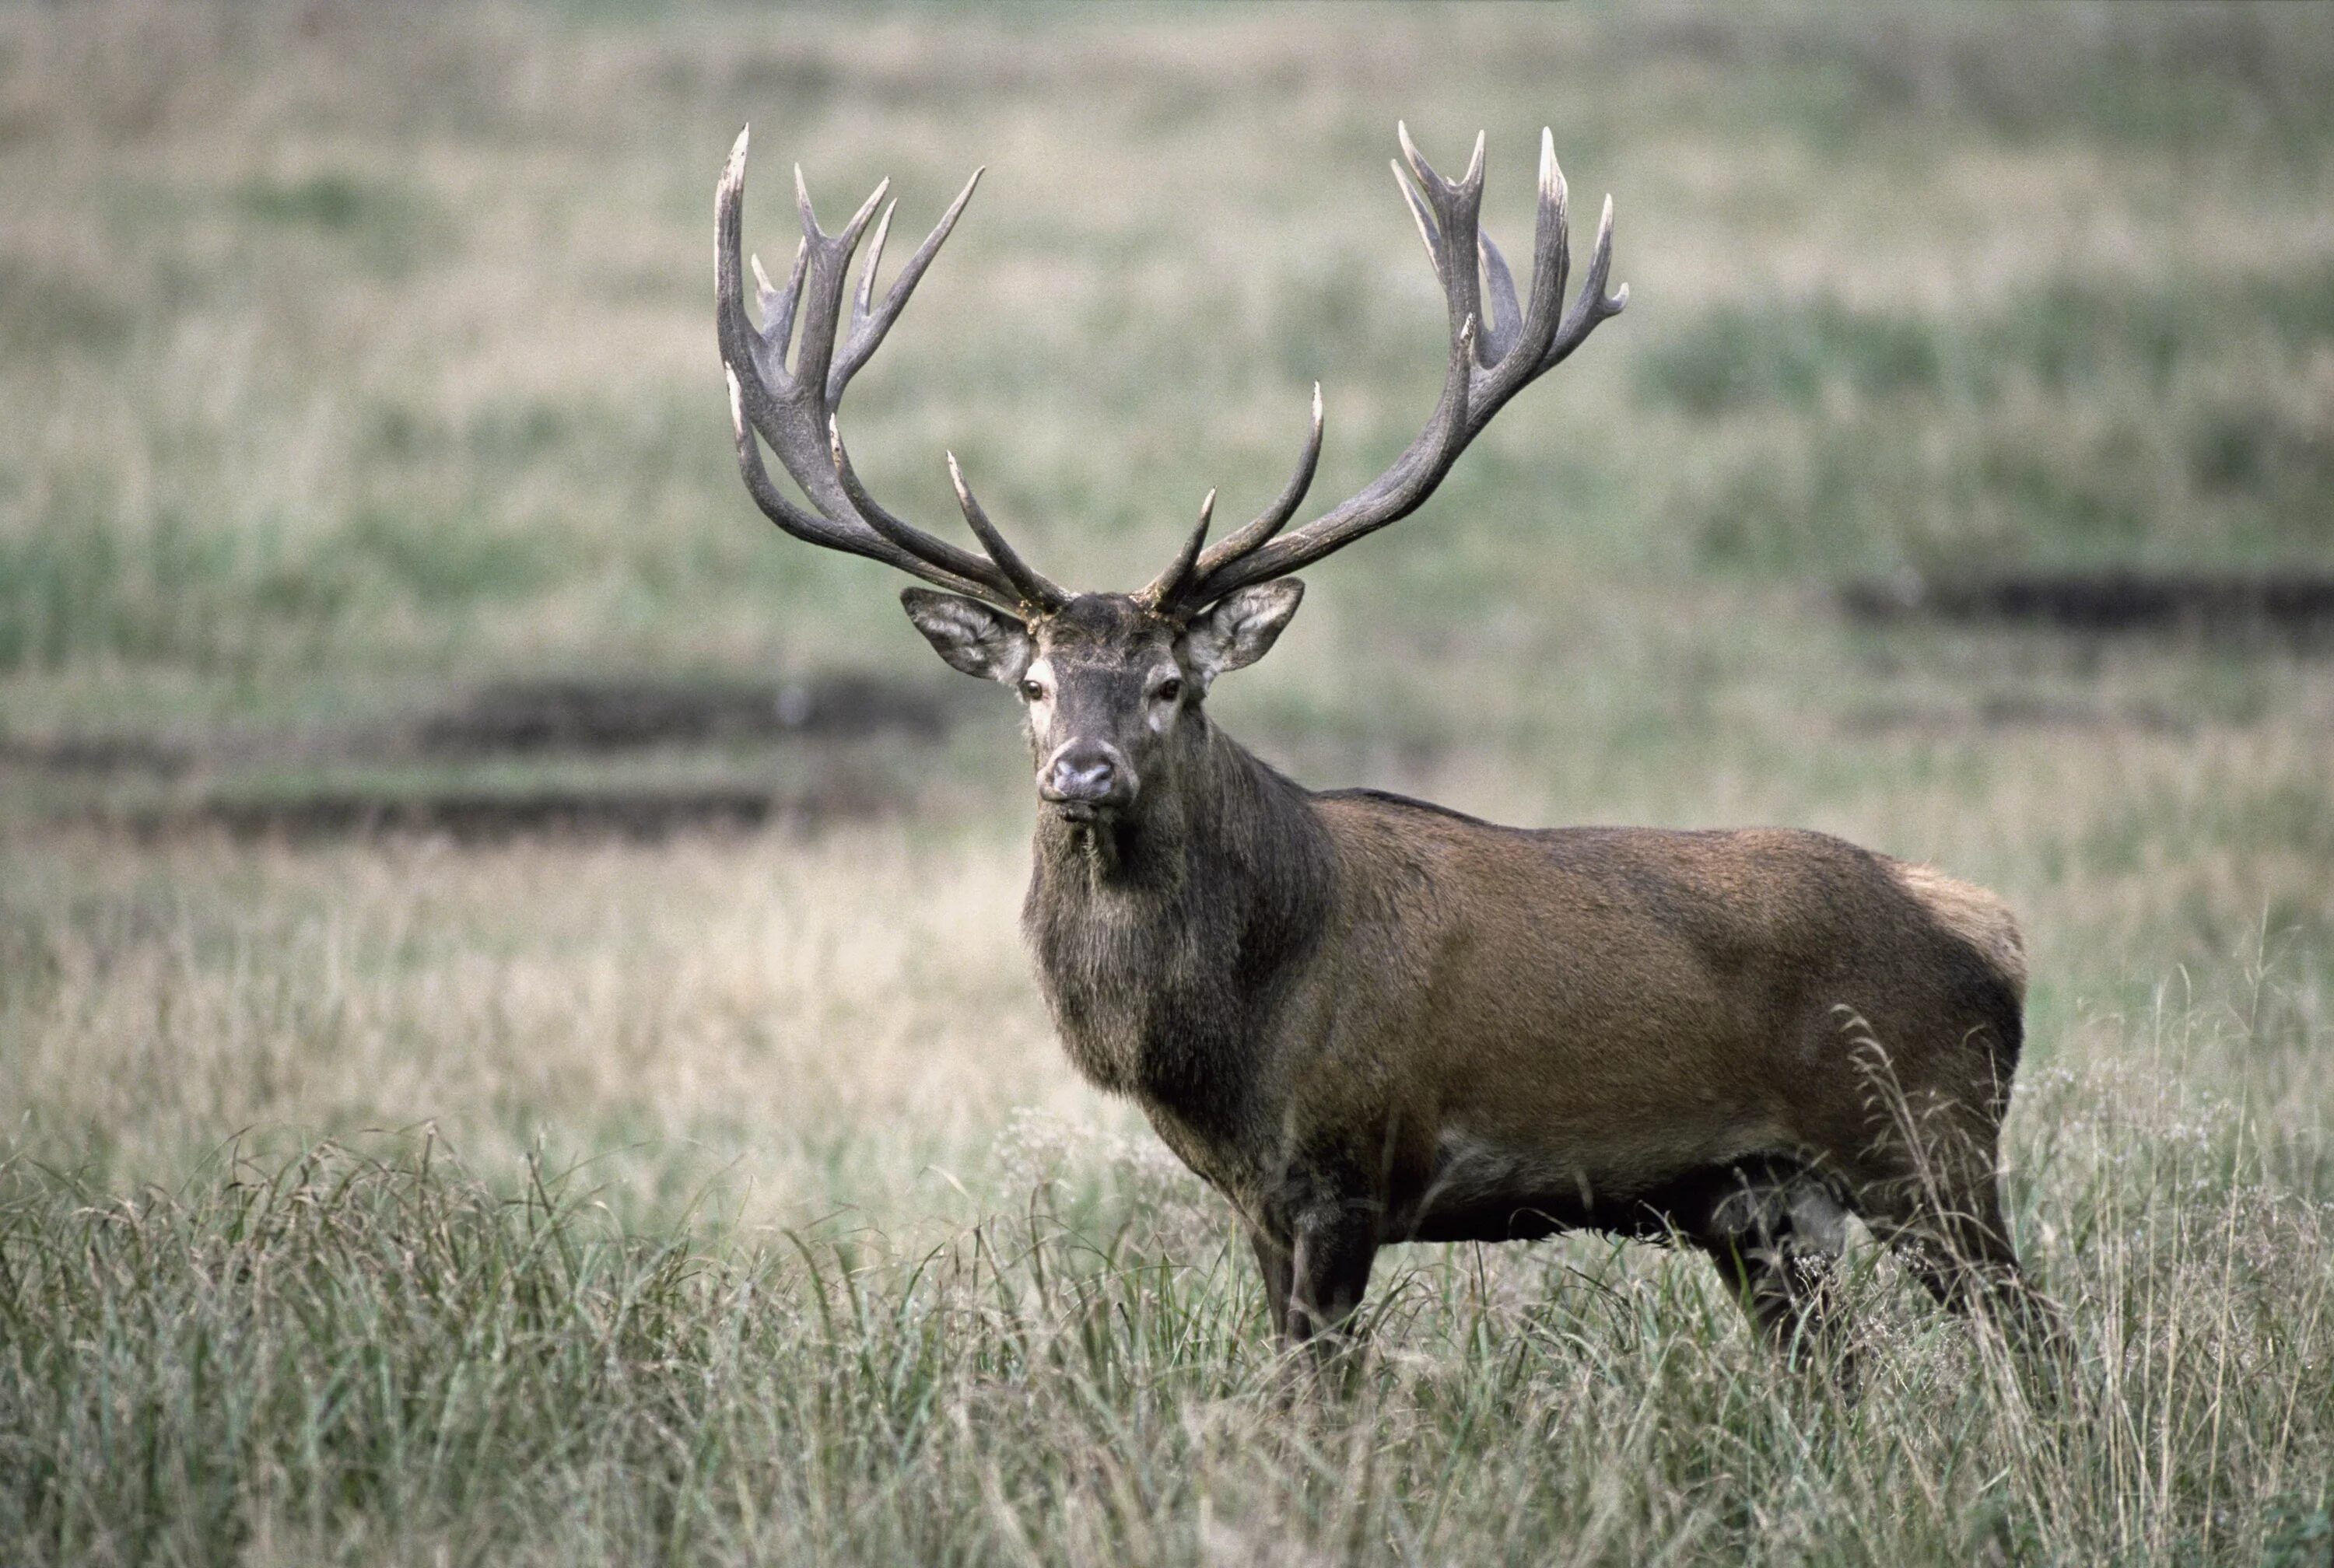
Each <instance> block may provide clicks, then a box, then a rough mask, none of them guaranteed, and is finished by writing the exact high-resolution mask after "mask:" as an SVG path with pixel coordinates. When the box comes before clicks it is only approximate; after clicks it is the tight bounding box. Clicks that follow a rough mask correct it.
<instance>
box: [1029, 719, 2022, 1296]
mask: <svg viewBox="0 0 2334 1568" xmlns="http://www.w3.org/2000/svg"><path fill="white" fill-rule="evenodd" d="M1199 735H1200V737H1201V738H1200V739H1199V742H1198V745H1197V746H1196V747H1195V750H1197V751H1198V753H1199V754H1200V755H1199V758H1198V760H1199V762H1200V764H1201V765H1199V766H1198V767H1195V768H1192V769H1191V770H1189V772H1188V773H1187V774H1184V775H1181V777H1179V781H1178V787H1177V789H1176V793H1175V798H1174V799H1173V800H1172V802H1167V803H1162V804H1160V805H1159V806H1158V808H1157V809H1158V810H1159V812H1160V813H1161V820H1160V822H1158V823H1157V825H1156V826H1154V825H1153V822H1151V820H1150V819H1149V818H1147V817H1145V818H1143V819H1141V820H1138V821H1135V822H1118V823H1114V824H1111V825H1109V826H1107V827H1099V828H1098V827H1095V826H1093V825H1086V824H1076V823H1069V822H1060V821H1058V820H1048V821H1046V822H1043V823H1041V824H1040V826H1039V828H1038V831H1037V838H1036V842H1035V845H1034V855H1033V858H1034V862H1035V869H1034V874H1033V876H1032V879H1031V882H1030V886H1029V892H1028V897H1027V900H1026V902H1025V905H1024V909H1023V923H1024V927H1025V930H1026V932H1027V938H1028V941H1029V945H1030V948H1031V950H1032V952H1033V954H1034V956H1035V957H1036V959H1037V970H1038V975H1039V977H1040V981H1041V984H1042V985H1043V986H1044V989H1045V992H1046V1000H1047V1002H1048V1005H1049V1006H1050V1007H1051V1010H1052V1012H1053V1015H1054V1019H1055V1022H1056V1026H1057V1028H1058V1029H1059V1031H1060V1033H1061V1035H1062V1038H1063V1041H1064V1043H1065V1044H1066V1047H1067V1050H1068V1053H1069V1055H1070V1059H1071V1061H1072V1062H1073V1063H1075V1065H1076V1067H1077V1068H1078V1070H1079V1071H1080V1072H1081V1073H1083V1074H1084V1075H1085V1077H1086V1078H1087V1079H1088V1080H1089V1081H1090V1082H1093V1083H1095V1085H1096V1086H1097V1087H1099V1088H1101V1089H1104V1090H1105V1091H1108V1092H1113V1093H1116V1094H1123V1095H1126V1096H1128V1097H1130V1098H1132V1099H1133V1100H1134V1101H1136V1102H1137V1103H1138V1104H1139V1105H1140V1106H1141V1107H1142V1108H1143V1111H1144V1113H1145V1114H1146V1115H1147V1116H1148V1117H1149V1119H1150V1120H1151V1121H1152V1124H1153V1127H1154V1128H1155V1129H1156V1130H1158V1132H1159V1134H1160V1136H1161V1138H1162V1140H1164V1141H1165V1142H1166V1143H1167V1144H1168V1146H1169V1147H1170V1148H1171V1149H1172V1150H1174V1151H1175V1152H1176V1154H1177V1155H1178V1156H1179V1157H1181V1159H1182V1160H1183V1161H1184V1163H1185V1164H1187V1165H1188V1166H1190V1167H1191V1169H1193V1170H1194V1171H1196V1172H1198V1173H1199V1174H1200V1175H1201V1177H1203V1178H1205V1179H1207V1180H1208V1181H1209V1182H1210V1184H1211V1185H1213V1186H1214V1187H1216V1188H1218V1189H1219V1190H1220V1191H1221V1192H1222V1193H1223V1194H1224V1196H1225V1197H1226V1198H1228V1199H1229V1200H1230V1202H1231V1204H1232V1206H1233V1207H1234V1208H1235V1209H1237V1210H1238V1211H1239V1214H1240V1216H1241V1217H1242V1219H1243V1221H1244V1223H1245V1224H1246V1225H1247V1227H1248V1228H1249V1231H1250V1233H1251V1235H1252V1236H1253V1237H1255V1239H1256V1241H1257V1245H1258V1251H1259V1256H1260V1257H1262V1258H1263V1259H1264V1260H1265V1267H1266V1269H1267V1273H1268V1277H1269V1276H1271V1275H1275V1274H1277V1273H1282V1272H1287V1271H1288V1270H1289V1269H1290V1268H1291V1267H1292V1266H1293V1265H1294V1262H1295V1260H1296V1258H1297V1252H1298V1243H1299V1242H1300V1241H1301V1240H1304V1239H1306V1238H1307V1237H1308V1236H1325V1235H1326V1237H1328V1238H1329V1239H1331V1240H1333V1241H1334V1242H1335V1243H1336V1245H1335V1246H1324V1245H1321V1244H1320V1243H1318V1242H1316V1245H1315V1246H1313V1247H1312V1249H1311V1251H1310V1255H1309V1259H1308V1261H1312V1262H1316V1263H1319V1262H1321V1261H1323V1260H1324V1259H1335V1260H1336V1262H1337V1266H1336V1267H1335V1268H1332V1269H1329V1270H1328V1271H1326V1275H1325V1277H1322V1278H1318V1279H1311V1280H1292V1281H1290V1282H1289V1284H1286V1285H1283V1286H1281V1287H1280V1290H1279V1292H1278V1293H1276V1294H1294V1295H1295V1297H1296V1298H1297V1303H1298V1307H1299V1314H1300V1315H1299V1316H1298V1317H1297V1320H1296V1322H1294V1323H1292V1324H1290V1325H1289V1326H1290V1327H1291V1328H1292V1332H1296V1333H1297V1334H1299V1335H1300V1336H1301V1335H1302V1334H1304V1333H1306V1332H1310V1330H1311V1329H1312V1328H1313V1327H1314V1326H1316V1323H1318V1322H1324V1321H1332V1320H1334V1319H1335V1318H1336V1317H1338V1316H1342V1315H1343V1313H1344V1312H1345V1311H1346V1310H1350V1307H1351V1306H1352V1304H1353V1303H1355V1301H1357V1300H1358V1298H1359V1295H1360V1291H1361V1286H1362V1284H1364V1283H1365V1280H1366V1276H1367V1260H1368V1257H1369V1255H1370V1254H1372V1253H1374V1251H1375V1249H1376V1248H1377V1247H1378V1246H1383V1245H1385V1244H1388V1243H1393V1242H1401V1241H1506V1240H1523V1239H1532V1238H1536V1237H1540V1236H1548V1235H1552V1234H1555V1233H1557V1232H1558V1231H1562V1230H1567V1229H1572V1228H1578V1227H1595V1228H1601V1229H1606V1230H1615V1231H1620V1232H1624V1233H1627V1234H1634V1235H1643V1236H1661V1235H1663V1234H1665V1233H1666V1232H1668V1231H1669V1230H1671V1229H1673V1228H1676V1229H1679V1230H1682V1231H1683V1232H1685V1233H1686V1234H1688V1235H1689V1236H1696V1235H1699V1234H1704V1233H1707V1234H1710V1235H1711V1236H1712V1240H1713V1242H1715V1241H1719V1240H1726V1241H1731V1240H1733V1239H1735V1237H1733V1236H1731V1234H1729V1235H1727V1236H1719V1235H1717V1233H1716V1230H1714V1229H1713V1224H1714V1221H1722V1220H1723V1216H1714V1215H1713V1212H1712V1211H1713V1209H1714V1208H1716V1207H1720V1203H1719V1200H1720V1199H1722V1198H1724V1197H1725V1196H1727V1194H1728V1193H1729V1192H1730V1191H1732V1190H1734V1189H1736V1188H1737V1187H1738V1186H1740V1185H1741V1184H1739V1183H1737V1182H1736V1181H1735V1180H1734V1177H1735V1173H1737V1172H1743V1171H1752V1172H1755V1174H1756V1175H1757V1177H1758V1178H1760V1180H1763V1181H1765V1182H1767V1183H1768V1184H1770V1185H1771V1184H1772V1183H1773V1181H1774V1179H1775V1177H1776V1173H1778V1172H1782V1173H1786V1181H1785V1185H1786V1186H1787V1187H1789V1184H1790V1180H1791V1179H1794V1178H1796V1179H1797V1180H1798V1182H1799V1186H1798V1188H1797V1190H1796V1191H1795V1193H1794V1194H1793V1196H1795V1197H1796V1198H1799V1200H1800V1201H1801V1202H1802V1205H1803V1206H1804V1205H1805V1203H1806V1202H1807V1201H1808V1200H1810V1199H1812V1200H1814V1201H1815V1202H1816V1203H1817V1204H1818V1207H1819V1208H1820V1209H1824V1210H1828V1211H1830V1212H1831V1213H1832V1214H1834V1215H1837V1213H1839V1212H1844V1211H1847V1210H1848V1209H1850V1208H1852V1207H1857V1206H1859V1205H1864V1206H1869V1207H1870V1212H1869V1215H1868V1217H1870V1218H1871V1219H1872V1220H1873V1222H1874V1223H1875V1224H1876V1226H1877V1227H1897V1226H1902V1225H1905V1224H1909V1223H1911V1222H1912V1221H1913V1220H1914V1219H1915V1218H1916V1217H1917V1216H1916V1213H1915V1210H1916V1209H1917V1207H1918V1201H1919V1198H1920V1190H1919V1189H1920V1187H1921V1184H1922V1173H1921V1172H1920V1171H1919V1170H1918V1169H1914V1166H1913V1165H1912V1164H1911V1163H1910V1162H1909V1161H1908V1160H1907V1159H1906V1158H1905V1152H1906V1151H1903V1150H1896V1149H1895V1148H1894V1147H1893V1146H1892V1141H1891V1140H1890V1139H1889V1138H1888V1136H1887V1134H1888V1132H1889V1130H1890V1125H1891V1124H1890V1120H1889V1116H1890V1113H1889V1112H1886V1111H1883V1112H1879V1113H1876V1109H1875V1098H1876V1097H1875V1094H1874V1089H1875V1085H1874V1082H1873V1080H1872V1077H1871V1074H1870V1073H1869V1072H1868V1071H1866V1070H1863V1069H1860V1068H1859V1065H1858V1063H1857V1060H1856V1058H1857V1051H1858V1047H1859V1042H1861V1041H1863V1040H1865V1039H1874V1040H1887V1041H1890V1042H1893V1043H1895V1044H1896V1046H1897V1050H1896V1051H1895V1054H1894V1058H1893V1061H1892V1063H1891V1065H1892V1066H1893V1069H1894V1075H1895V1081H1896V1082H1895V1092H1897V1093H1900V1094H1902V1095H1903V1096H1904V1098H1905V1101H1906V1102H1913V1103H1932V1104H1937V1105H1946V1106H1954V1107H1967V1108H1972V1109H1974V1108H1981V1107H1989V1106H1992V1105H1993V1104H1995V1103H1996V1101H1997V1100H1998V1098H1999V1095H2000V1092H2001V1087H2002V1086H2006V1084H2007V1082H2008V1080H2009V1076H2010V1073H2011V1070H2012V1069H2013V1067H2014V1065H2015V1063H2016V1058H2017V1053H2018V1047H2019V1044H2020V1008H2021V1001H2022V993H2023V986H2024V974H2023V968H2022V965H2021V963H2020V962H2019V960H2018V957H2017V954H2018V937H2017V931H2016V927H2015V925H2014V924H2013V923H2012V922H2011V919H2010V918H2009V916H2008V914H2007V912H2006V911H2004V910H2002V909H2001V908H2000V906H1999V904H1998V903H1995V902H1994V901H1993V900H1992V899H1990V897H1988V896H1987V895H1983V894H1982V893H1980V892H1978V890H1974V889H1967V888H1965V887H1963V885H1962V884H1958V883H1947V882H1945V881H1944V880H1943V879H1940V878H1937V877H1935V876H1934V873H1928V872H1925V871H1921V870H1919V869H1916V868H1911V867H1906V866H1904V865H1902V864H1901V863H1900V862H1896V861H1890V860H1888V859H1887V858H1886V857H1884V856H1880V855H1876V854H1873V853H1871V852H1870V851H1864V850H1860V849H1857V848H1856V847H1855V846H1853V845H1850V844H1847V843H1844V842H1840V841H1838V840H1836V839H1831V838H1828V837H1826V836H1824V835H1821V834H1817V833H1808V832H1791V831H1787V830H1765V831H1751V832H1659V831H1653V830H1644V829H1625V828H1623V829H1607V828H1587V829H1555V830H1536V831H1535V830H1524V829H1516V828H1507V827H1500V826H1496V825H1494V824H1492V823H1489V822H1480V821H1478V820H1476V819H1474V818H1471V817H1467V816H1463V815H1461V814H1460V813H1454V812H1451V811H1447V810H1445V809H1443V808H1442V807H1439V806H1433V805H1430V804H1426V803H1421V802H1416V801H1410V800H1405V799H1403V798H1401V797H1399V796H1392V795H1384V794H1378V793H1376V792H1372V791H1344V792H1334V793H1329V794H1315V793H1313V792H1310V791H1307V790H1305V789H1303V788H1301V787H1299V786H1298V785H1297V784H1293V783H1292V782H1290V781H1289V780H1288V779H1286V778H1284V777H1282V776H1281V775H1280V774H1278V773H1276V772H1274V771H1273V770H1272V769H1271V768H1269V767H1268V766H1267V765H1264V764H1263V763H1261V762H1259V761H1258V760H1257V759H1256V758H1255V757H1253V756H1251V755H1249V753H1248V752H1247V751H1246V750H1245V749H1243V748H1242V747H1240V746H1239V745H1238V743H1237V742H1234V741H1232V740H1231V739H1230V737H1229V736H1224V735H1223V734H1222V733H1221V732H1220V731H1217V730H1214V729H1212V728H1211V727H1204V726H1202V727H1201V728H1200V729H1199ZM1104 836H1106V837H1107V838H1108V840H1109V841H1110V842H1098V841H1099V840H1100V839H1102V838H1104ZM1933 899H1934V900H1936V901H1934V902H1933V901H1932V900H1933ZM1972 920H1974V921H1975V922H1976V923H1975V924H1974V925H1972ZM1851 1195H1853V1196H1851ZM1717 1228H1718V1229H1722V1228H1723V1226H1722V1225H1719V1226H1718V1227H1717ZM1770 1228H1772V1227H1771V1225H1770ZM1816 1228H1818V1229H1820V1228H1822V1226H1821V1218H1820V1217H1818V1223H1817V1226H1816ZM1769 1239H1770V1241H1771V1240H1772V1239H1773V1238H1771V1237H1770V1238H1769ZM1970 1239H1971V1238H1970V1236H1963V1237H1961V1238H1960V1239H1959V1241H1958V1242H1957V1245H1963V1246H1966V1245H1967V1244H1968V1242H1969V1241H1970ZM1989 1250H1991V1249H1989ZM1282 1310H1283V1312H1284V1313H1286V1312H1287V1310H1288V1309H1287V1308H1286V1306H1284V1307H1283V1309H1282Z"/></svg>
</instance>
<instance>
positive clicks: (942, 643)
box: [900, 588, 1034, 686]
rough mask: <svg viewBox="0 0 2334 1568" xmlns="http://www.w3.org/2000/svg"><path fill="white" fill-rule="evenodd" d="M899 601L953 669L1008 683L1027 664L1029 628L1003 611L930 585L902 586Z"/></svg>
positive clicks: (1029, 647) (1026, 667) (1012, 680)
mask: <svg viewBox="0 0 2334 1568" xmlns="http://www.w3.org/2000/svg"><path fill="white" fill-rule="evenodd" d="M900 602H901V603H902V604H903V605H905V606H906V607H907V611H908V619H909V620H912V621H914V622H915V623H916V630H918V631H921V632H922V633H923V634H924V640H925V641H926V642H929V643H931V645H932V651H933V652H935V653H937V654H939V655H940V657H941V658H942V659H947V660H948V661H949V664H950V666H951V667H952V668H954V669H960V670H962V671H964V672H965V674H967V675H977V676H979V677H980V678H982V679H984V680H1001V681H1003V682H1004V683H1005V684H1006V685H1008V686H1010V685H1012V684H1013V682H1015V681H1017V680H1018V679H1020V678H1021V674H1022V672H1023V671H1024V670H1026V669H1028V668H1029V659H1030V655H1031V653H1032V652H1033V651H1034V649H1032V647H1031V644H1030V641H1029V629H1028V628H1027V627H1026V626H1024V625H1022V624H1021V622H1020V620H1018V618H1016V617H1014V616H1011V615H1008V614H1007V613H1005V611H1002V610H998V609H995V608H993V607H992V606H989V605H987V604H983V603H982V602H980V601H979V600H978V599H967V598H964V597H963V596H962V595H960V594H955V593H935V592H932V590H931V589H929V588H902V590H900Z"/></svg>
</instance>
